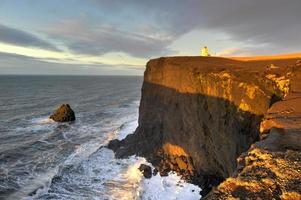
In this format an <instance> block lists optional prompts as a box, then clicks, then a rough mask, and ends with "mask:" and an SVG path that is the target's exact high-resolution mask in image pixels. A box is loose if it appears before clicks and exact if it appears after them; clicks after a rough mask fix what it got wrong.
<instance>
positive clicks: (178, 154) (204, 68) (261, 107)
mask: <svg viewBox="0 0 301 200" xmlns="http://www.w3.org/2000/svg"><path fill="white" fill-rule="evenodd" d="M295 67H296V59H286V60H267V61H249V62H247V61H238V60H231V59H225V58H214V57H174V58H159V59H155V60H151V61H150V62H149V63H148V64H147V69H146V71H145V75H144V83H143V87H142V99H141V103H140V109H139V127H138V128H137V129H136V131H135V133H134V134H132V135H129V136H128V137H127V138H126V139H124V140H123V141H112V142H111V143H110V145H109V147H110V148H112V149H114V150H115V152H116V156H117V157H125V156H129V155H132V154H137V155H141V156H144V157H146V158H147V159H148V160H149V161H150V162H152V163H153V164H154V166H155V167H156V168H157V169H158V170H159V172H160V173H161V174H162V175H164V174H166V172H168V171H170V170H174V171H176V172H178V173H179V174H181V175H182V176H184V177H185V178H187V179H188V180H191V181H192V182H195V183H197V184H200V185H201V187H202V188H203V191H204V193H207V192H208V191H209V190H210V188H211V187H212V186H213V185H216V184H217V183H219V182H220V181H222V180H223V179H225V178H227V177H229V176H231V175H232V174H233V172H235V171H236V166H237V164H236V159H237V158H238V157H239V155H241V154H242V153H243V152H246V151H247V150H248V149H249V147H250V146H251V144H253V143H254V142H256V141H258V140H259V139H260V131H259V130H260V122H261V121H262V119H263V116H264V114H265V113H266V111H267V110H268V109H269V108H270V106H271V105H272V104H273V103H274V102H276V101H278V100H280V99H282V98H284V97H285V96H287V95H288V93H289V88H290V85H291V82H290V80H291V77H292V75H293V71H294V69H295ZM263 132H266V131H263Z"/></svg>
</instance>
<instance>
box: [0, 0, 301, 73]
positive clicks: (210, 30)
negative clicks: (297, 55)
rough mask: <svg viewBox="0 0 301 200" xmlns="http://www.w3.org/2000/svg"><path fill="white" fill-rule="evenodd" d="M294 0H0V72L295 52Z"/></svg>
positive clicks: (298, 6) (126, 69)
mask: <svg viewBox="0 0 301 200" xmlns="http://www.w3.org/2000/svg"><path fill="white" fill-rule="evenodd" d="M300 21H301V1H300V0H286V1H285V0H151V1H150V0H64V1H62V0H22V1H20V0H0V74H73V75H142V73H143V71H144V66H145V63H146V62H147V60H149V59H150V58H155V57H161V56H175V55H198V54H199V51H200V48H201V47H202V46H204V45H207V46H209V50H210V51H211V53H212V54H214V55H221V56H245V55H260V54H281V53H291V52H301V23H300Z"/></svg>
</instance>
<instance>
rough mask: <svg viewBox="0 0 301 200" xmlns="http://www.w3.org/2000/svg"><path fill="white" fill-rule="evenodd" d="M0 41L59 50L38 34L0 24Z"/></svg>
mask: <svg viewBox="0 0 301 200" xmlns="http://www.w3.org/2000/svg"><path fill="white" fill-rule="evenodd" d="M0 42H3V43H7V44H13V45H17V46H23V47H35V48H41V49H47V50H52V51H59V50H58V49H57V48H56V47H55V46H54V45H52V44H51V43H49V42H46V41H44V40H42V39H40V38H38V37H37V36H35V35H33V34H31V33H28V32H25V31H23V30H19V29H16V28H12V27H8V26H5V25H3V24H0Z"/></svg>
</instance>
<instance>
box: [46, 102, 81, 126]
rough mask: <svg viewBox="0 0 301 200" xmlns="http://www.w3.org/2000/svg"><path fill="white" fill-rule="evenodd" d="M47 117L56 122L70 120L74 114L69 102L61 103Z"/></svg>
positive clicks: (73, 118)
mask: <svg viewBox="0 0 301 200" xmlns="http://www.w3.org/2000/svg"><path fill="white" fill-rule="evenodd" d="M49 118H50V119H52V120H54V121H56V122H71V121H74V120H75V114H74V111H73V110H72V109H71V107H70V105H69V104H62V105H61V106H60V107H59V108H58V109H57V110H56V111H55V112H54V113H53V114H52V115H50V117H49Z"/></svg>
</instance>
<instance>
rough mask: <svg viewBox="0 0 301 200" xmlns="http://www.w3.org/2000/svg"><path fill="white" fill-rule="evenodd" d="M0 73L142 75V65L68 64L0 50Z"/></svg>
mask: <svg viewBox="0 0 301 200" xmlns="http://www.w3.org/2000/svg"><path fill="white" fill-rule="evenodd" d="M0 60H1V62H0V74H48V75H142V74H143V71H144V67H143V66H137V65H124V66H123V65H108V64H102V63H98V64H96V63H95V64H93V63H92V64H68V63H60V62H61V60H59V59H57V60H56V59H52V60H49V59H46V60H44V59H38V58H34V57H30V56H23V55H19V54H12V53H3V52H0Z"/></svg>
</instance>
